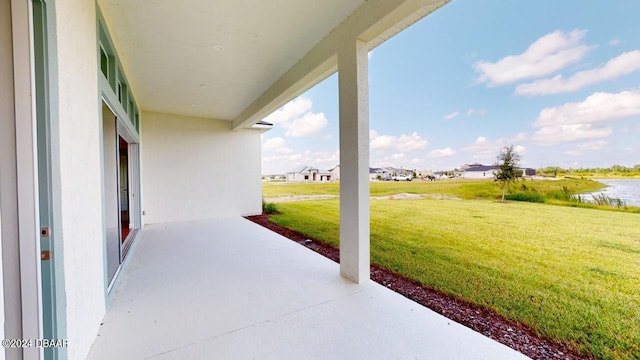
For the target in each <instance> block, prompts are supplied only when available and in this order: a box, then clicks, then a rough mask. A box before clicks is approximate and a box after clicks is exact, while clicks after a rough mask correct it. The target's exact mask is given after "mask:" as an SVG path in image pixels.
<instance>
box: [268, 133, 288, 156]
mask: <svg viewBox="0 0 640 360" xmlns="http://www.w3.org/2000/svg"><path fill="white" fill-rule="evenodd" d="M262 149H263V150H264V151H271V152H277V153H280V154H290V153H292V152H293V150H291V149H289V148H288V147H286V145H285V141H284V139H283V138H281V137H275V138H272V139H267V141H265V142H264V145H262Z"/></svg>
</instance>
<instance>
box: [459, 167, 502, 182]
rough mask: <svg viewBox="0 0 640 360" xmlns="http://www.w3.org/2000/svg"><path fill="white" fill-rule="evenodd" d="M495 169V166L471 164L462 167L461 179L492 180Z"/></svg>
mask: <svg viewBox="0 0 640 360" xmlns="http://www.w3.org/2000/svg"><path fill="white" fill-rule="evenodd" d="M496 169H497V167H496V166H486V165H482V164H471V165H469V166H463V167H462V177H463V178H465V179H492V178H493V176H494V175H495V172H496Z"/></svg>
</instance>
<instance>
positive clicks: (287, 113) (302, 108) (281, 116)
mask: <svg viewBox="0 0 640 360" xmlns="http://www.w3.org/2000/svg"><path fill="white" fill-rule="evenodd" d="M312 107H313V102H312V101H311V99H309V98H305V97H302V96H301V97H297V98H295V99H293V100H291V101H290V102H288V103H287V104H285V105H284V106H282V107H281V108H280V109H278V110H276V111H274V112H273V113H271V115H269V116H267V117H266V118H264V121H266V122H270V123H272V124H280V123H284V122H288V121H291V120H293V119H295V118H297V117H299V116H301V115H302V114H304V113H306V112H308V111H311V108H312Z"/></svg>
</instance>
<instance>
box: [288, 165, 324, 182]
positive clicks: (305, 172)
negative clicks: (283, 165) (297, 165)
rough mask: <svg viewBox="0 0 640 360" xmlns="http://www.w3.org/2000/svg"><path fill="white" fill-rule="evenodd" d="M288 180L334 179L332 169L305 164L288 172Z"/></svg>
mask: <svg viewBox="0 0 640 360" xmlns="http://www.w3.org/2000/svg"><path fill="white" fill-rule="evenodd" d="M286 177H287V181H329V180H333V178H332V173H331V171H330V170H323V169H318V168H315V167H313V166H303V167H302V168H301V169H299V170H295V171H291V172H288V173H286Z"/></svg>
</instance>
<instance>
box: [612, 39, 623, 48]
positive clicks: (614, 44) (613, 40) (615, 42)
mask: <svg viewBox="0 0 640 360" xmlns="http://www.w3.org/2000/svg"><path fill="white" fill-rule="evenodd" d="M620 44H622V40H620V39H611V40H609V45H611V46H618V45H620Z"/></svg>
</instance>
